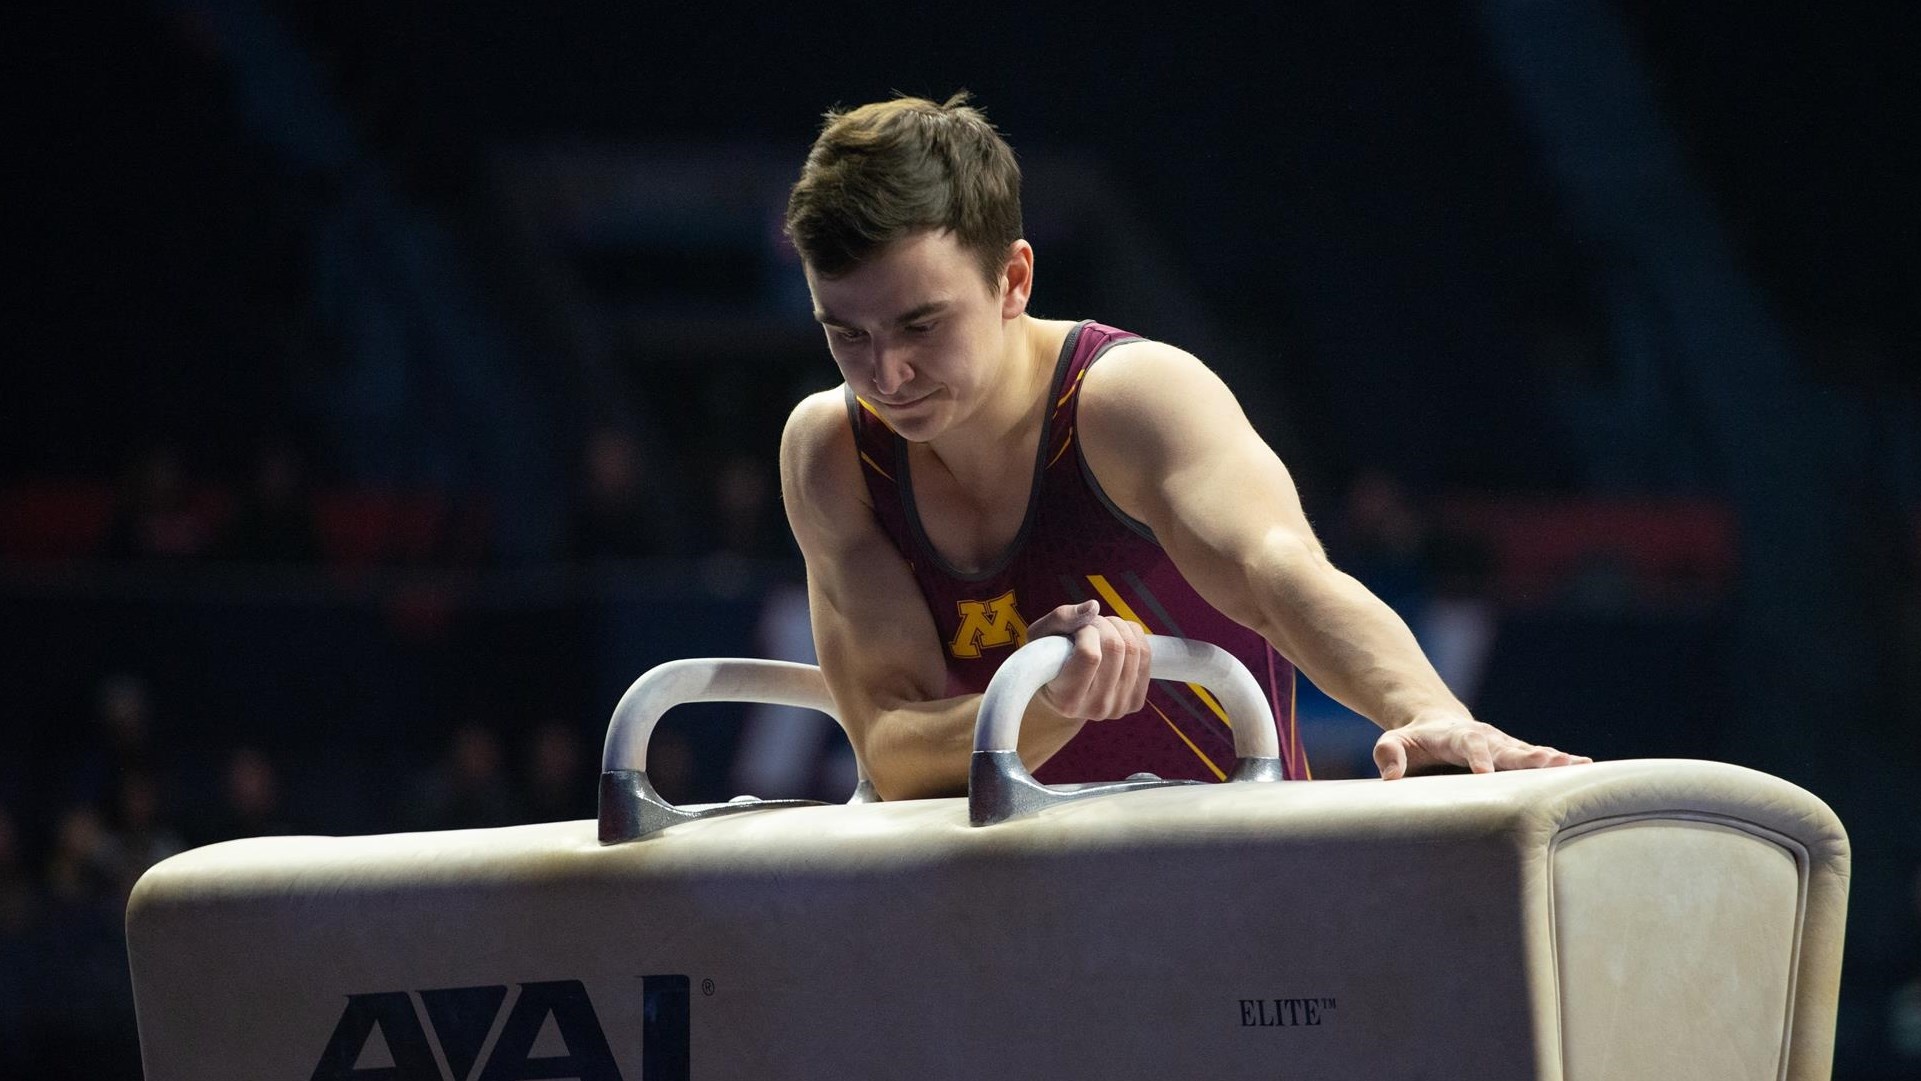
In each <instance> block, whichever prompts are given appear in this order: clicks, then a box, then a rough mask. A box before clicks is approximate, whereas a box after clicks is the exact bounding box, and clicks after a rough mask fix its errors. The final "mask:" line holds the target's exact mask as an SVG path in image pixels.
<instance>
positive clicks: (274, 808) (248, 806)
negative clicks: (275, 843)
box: [200, 747, 299, 844]
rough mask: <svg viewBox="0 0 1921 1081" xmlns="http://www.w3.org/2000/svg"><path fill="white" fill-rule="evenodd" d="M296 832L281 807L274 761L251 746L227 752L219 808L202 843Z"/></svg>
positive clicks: (205, 831) (204, 833) (207, 827)
mask: <svg viewBox="0 0 1921 1081" xmlns="http://www.w3.org/2000/svg"><path fill="white" fill-rule="evenodd" d="M297 832H299V831H298V830H296V829H295V828H294V827H293V825H292V824H291V823H290V822H289V821H288V819H287V817H286V815H285V814H284V813H283V812H282V811H281V807H280V776H279V774H278V773H277V772H276V771H275V770H274V767H273V763H272V762H270V761H268V760H267V756H266V755H264V754H262V753H261V752H260V751H258V750H256V749H254V748H252V747H238V748H235V749H234V750H233V752H232V753H231V754H229V755H228V756H227V768H226V771H225V775H224V776H223V777H222V784H221V805H220V809H219V810H218V811H217V812H215V814H214V817H213V818H212V820H211V821H209V822H208V823H207V826H206V828H205V830H204V831H203V836H202V837H201V838H200V843H202V844H213V843H214V842H216V841H231V840H233V839H235V838H237V837H276V836H284V835H286V834H290V833H297Z"/></svg>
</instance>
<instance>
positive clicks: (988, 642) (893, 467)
mask: <svg viewBox="0 0 1921 1081" xmlns="http://www.w3.org/2000/svg"><path fill="white" fill-rule="evenodd" d="M1135 340H1138V339H1137V336H1136V335H1133V334H1129V333H1127V332H1126V331H1122V330H1116V329H1114V328H1113V327H1109V326H1103V325H1101V324H1099V323H1095V322H1083V323H1080V324H1079V325H1077V326H1075V327H1074V329H1073V330H1071V331H1069V332H1068V335H1067V341H1066V343H1065V344H1064V345H1062V347H1061V356H1060V361H1059V362H1058V363H1057V364H1056V366H1055V370H1054V382H1053V389H1052V390H1051V391H1050V394H1049V396H1050V398H1051V399H1052V401H1053V403H1054V408H1053V411H1052V413H1051V414H1050V415H1049V417H1048V419H1047V426H1046V431H1045V432H1044V433H1043V437H1042V439H1041V442H1040V448H1039V453H1038V455H1037V458H1036V461H1035V463H1034V482H1033V487H1032V492H1031V494H1030V495H1029V497H1028V503H1027V516H1026V518H1025V519H1024V520H1023V522H1022V524H1021V529H1020V532H1019V533H1018V534H1017V535H1016V536H1015V538H1014V543H1013V544H1012V545H1010V546H1009V547H1008V549H1007V551H1006V552H1005V553H1004V554H1003V555H1002V556H1001V558H1000V559H999V560H997V561H995V562H994V563H993V565H991V566H989V567H986V568H983V569H982V570H981V571H979V572H978V573H974V574H966V573H962V572H961V571H959V570H956V569H955V568H954V567H952V566H951V565H949V564H948V562H947V561H946V560H945V559H943V558H941V556H940V553H938V552H936V551H935V550H934V546H933V544H932V543H930V542H929V541H928V539H927V533H926V531H925V530H924V529H923V528H922V527H921V520H920V514H919V511H918V510H917V509H916V507H915V505H914V494H913V483H912V480H911V479H910V477H909V476H908V460H907V442H906V441H905V440H903V439H902V438H901V437H900V436H898V435H896V434H895V433H894V432H893V430H892V429H890V428H889V427H888V426H887V424H886V423H885V422H884V421H882V420H881V419H880V417H879V416H878V415H877V414H876V413H875V412H874V411H873V410H872V409H871V408H868V407H867V405H866V403H865V402H862V401H861V400H860V399H859V398H857V397H856V396H855V395H854V393H853V390H852V388H849V389H848V391H847V411H848V416H849V418H850V420H851V422H852V424H853V427H854V440H855V443H856V445H857V447H858V449H859V451H860V459H861V473H862V475H864V476H865V477H866V478H867V490H868V492H869V493H870V494H871V495H872V497H873V500H874V514H875V517H876V518H878V519H879V521H880V525H881V528H882V529H884V530H885V531H886V533H887V535H888V536H889V537H890V538H892V540H893V542H894V546H895V547H896V548H898V549H899V550H900V553H901V555H902V556H904V557H905V558H906V559H907V563H908V565H909V566H910V567H911V568H913V572H914V579H915V581H917V582H918V583H920V590H921V595H922V596H923V597H924V598H926V601H927V607H928V610H929V611H930V612H931V613H932V614H933V617H934V626H935V628H936V629H937V630H938V632H939V634H940V637H941V641H942V642H943V643H944V647H945V654H946V662H947V693H948V694H949V695H961V694H972V693H978V692H980V691H983V690H985V689H986V688H987V681H988V680H989V679H990V678H992V677H993V675H994V671H995V669H997V668H999V667H1000V663H1001V661H1002V660H1003V659H1005V658H1006V657H1007V655H1008V654H1009V653H1011V652H1013V651H1014V650H1015V649H1016V648H1018V647H1019V646H1021V645H1022V644H1024V643H1025V642H1026V641H1027V624H1028V623H1029V622H1030V621H1031V620H1034V619H1038V618H1040V617H1041V616H1043V615H1045V614H1047V613H1048V612H1050V611H1052V610H1053V609H1054V608H1055V607H1056V606H1059V605H1063V604H1079V603H1080V602H1082V601H1086V600H1098V601H1100V603H1101V611H1102V612H1104V613H1107V614H1109V615H1118V616H1121V617H1122V618H1125V619H1128V620H1131V621H1132V622H1134V623H1137V624H1139V625H1141V626H1142V627H1143V628H1145V629H1146V630H1147V632H1148V633H1149V634H1171V635H1176V636H1178V637H1181V638H1197V639H1200V640H1202V641H1205V642H1212V643H1214V644H1215V645H1218V646H1220V647H1222V648H1223V649H1226V650H1227V651H1228V652H1230V653H1232V654H1234V656H1236V657H1238V658H1239V659H1240V661H1241V663H1242V664H1245V665H1247V668H1248V671H1250V672H1252V673H1254V679H1255V681H1256V682H1257V683H1259V684H1260V685H1261V689H1262V690H1263V691H1265V692H1266V693H1267V698H1268V702H1269V704H1270V705H1271V707H1272V708H1273V711H1274V717H1275V725H1276V728H1277V729H1278V732H1279V735H1280V745H1281V762H1282V764H1283V766H1284V767H1285V772H1286V774H1287V776H1288V778H1289V779H1294V780H1298V779H1302V778H1305V777H1307V776H1308V770H1307V757H1306V755H1304V754H1303V753H1302V751H1301V743H1300V738H1299V734H1298V732H1297V731H1296V729H1295V725H1294V666H1293V665H1291V664H1289V663H1288V661H1287V659H1286V658H1284V657H1282V656H1281V655H1280V654H1279V653H1277V652H1275V651H1274V648H1273V647H1272V646H1270V645H1268V643H1267V640H1266V639H1264V638H1262V637H1261V636H1260V635H1259V634H1257V633H1255V632H1254V631H1251V630H1249V629H1248V628H1246V627H1243V626H1241V625H1240V624H1238V623H1236V622H1234V621H1233V620H1231V619H1229V618H1228V617H1226V616H1224V615H1222V614H1221V613H1220V611H1219V610H1218V609H1216V608H1215V607H1214V606H1213V605H1211V604H1209V603H1207V602H1206V601H1205V600H1202V599H1201V596H1200V594H1198V593H1196V592H1195V591H1194V588H1193V587H1192V586H1190V585H1188V584H1187V581H1186V579H1184V578H1182V577H1181V574H1180V572H1179V571H1178V570H1176V569H1175V567H1174V561H1173V560H1171V559H1169V558H1168V556H1167V553H1166V552H1164V551H1162V550H1161V546H1160V545H1159V544H1158V543H1156V541H1155V540H1154V535H1153V532H1152V531H1151V530H1149V529H1148V528H1147V526H1146V525H1144V524H1142V523H1140V522H1138V521H1135V520H1134V519H1133V518H1130V517H1128V516H1127V515H1126V514H1124V513H1122V511H1121V510H1120V508H1118V507H1116V506H1114V504H1113V503H1112V502H1110V501H1109V500H1108V498H1107V495H1106V493H1104V492H1102V491H1101V488H1100V485H1099V483H1097V482H1096V481H1095V479H1094V475H1093V473H1092V472H1090V471H1089V470H1088V468H1087V465H1086V463H1085V462H1084V461H1083V460H1082V458H1081V452H1080V444H1079V442H1078V441H1077V440H1076V439H1075V436H1074V430H1075V429H1074V421H1075V416H1076V414H1077V412H1078V410H1079V406H1080V396H1079V394H1078V391H1079V390H1080V384H1081V377H1082V376H1083V375H1085V374H1086V373H1087V369H1088V368H1090V367H1092V366H1093V365H1094V363H1095V362H1096V361H1098V360H1099V359H1100V358H1101V355H1102V354H1103V353H1105V352H1106V351H1107V350H1108V349H1110V348H1113V347H1114V346H1116V345H1120V344H1123V343H1125V342H1129V341H1135ZM1233 769H1234V737H1233V733H1232V731H1231V729H1230V728H1229V727H1228V724H1227V720H1226V718H1225V716H1224V715H1223V714H1222V712H1221V708H1220V705H1219V702H1218V700H1217V699H1216V698H1215V697H1214V696H1213V695H1211V694H1209V693H1208V692H1206V691H1205V690H1203V689H1201V688H1198V687H1196V686H1194V685H1192V684H1185V683H1171V682H1168V681H1166V680H1158V679H1157V680H1154V681H1153V682H1152V684H1151V685H1150V689H1149V690H1148V695H1147V708H1145V709H1143V710H1141V711H1140V712H1138V713H1134V714H1132V715H1130V716H1127V717H1123V718H1120V719H1118V720H1112V721H1095V722H1090V723H1088V724H1087V725H1086V726H1085V727H1084V728H1082V729H1081V731H1080V734H1079V735H1077V736H1075V737H1074V739H1073V740H1071V741H1070V742H1069V743H1068V744H1067V746H1065V747H1063V748H1061V750H1060V752H1059V753H1058V754H1056V755H1055V756H1054V757H1053V758H1051V759H1049V760H1048V761H1047V763H1046V764H1045V765H1043V766H1042V767H1041V768H1040V769H1039V770H1037V771H1036V772H1035V776H1036V778H1038V779H1039V780H1041V781H1044V782H1046V783H1049V784H1061V783H1066V782H1073V781H1099V780H1114V779H1117V778H1120V777H1124V776H1126V775H1128V774H1130V773H1135V772H1139V771H1143V770H1145V771H1147V772H1151V773H1157V774H1160V775H1161V776H1162V777H1168V778H1191V779H1194V780H1202V781H1218V780H1223V779H1225V777H1226V775H1227V774H1229V773H1231V772H1233Z"/></svg>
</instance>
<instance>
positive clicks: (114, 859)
mask: <svg viewBox="0 0 1921 1081" xmlns="http://www.w3.org/2000/svg"><path fill="white" fill-rule="evenodd" d="M47 896H48V898H49V899H50V900H52V901H53V902H54V903H55V905H56V906H57V907H60V908H93V907H97V906H99V905H102V904H108V903H114V902H117V901H118V900H119V897H120V853H119V850H118V847H117V846H116V845H115V844H114V838H113V834H111V833H109V832H108V831H107V827H106V823H104V822H102V821H101V820H100V812H98V811H96V810H94V809H93V808H92V807H89V806H84V805H83V806H74V807H70V808H68V809H67V811H66V813H65V814H63V815H61V816H60V821H59V824H58V825H57V826H56V827H55V829H54V838H53V854H52V856H51V857H49V859H48V860H47Z"/></svg>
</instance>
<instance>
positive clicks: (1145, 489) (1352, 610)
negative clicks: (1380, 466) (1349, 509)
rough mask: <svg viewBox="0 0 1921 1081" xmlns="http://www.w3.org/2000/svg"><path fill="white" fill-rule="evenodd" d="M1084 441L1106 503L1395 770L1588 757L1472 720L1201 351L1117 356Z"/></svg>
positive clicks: (1096, 380) (1147, 350) (1150, 349)
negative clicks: (1136, 523) (1313, 514)
mask: <svg viewBox="0 0 1921 1081" xmlns="http://www.w3.org/2000/svg"><path fill="white" fill-rule="evenodd" d="M1080 437H1081V446H1082V450H1083V453H1084V454H1085V455H1086V458H1087V463H1088V467H1089V468H1090V469H1091V470H1092V471H1093V473H1094V475H1095V476H1096V477H1098V478H1099V480H1100V482H1101V485H1102V487H1103V488H1104V489H1105V490H1106V491H1107V493H1108V496H1109V498H1111V499H1113V500H1114V502H1115V504H1116V505H1117V506H1119V507H1120V508H1121V509H1122V510H1124V511H1126V512H1127V513H1128V514H1131V515H1133V516H1134V517H1136V518H1138V519H1140V520H1141V521H1142V522H1144V523H1146V524H1147V525H1148V526H1149V527H1150V528H1151V529H1153V530H1154V535H1155V536H1156V537H1157V538H1158V539H1159V540H1160V542H1161V544H1162V545H1163V546H1164V547H1165V548H1166V549H1167V552H1168V554H1169V556H1171V557H1172V558H1173V560H1174V563H1175V565H1176V566H1178V567H1179V568H1180V570H1181V573H1182V575H1183V576H1185V577H1186V578H1187V580H1188V581H1189V582H1190V583H1192V584H1193V586H1194V588H1195V589H1196V590H1198V591H1199V592H1200V594H1201V595H1202V596H1203V597H1205V598H1206V599H1207V601H1208V602H1209V603H1210V604H1212V605H1214V606H1215V607H1216V608H1219V609H1220V610H1221V611H1222V612H1223V613H1225V614H1226V615H1228V616H1229V617H1231V618H1233V619H1234V620H1236V621H1237V622H1239V623H1241V624H1243V625H1245V626H1248V627H1251V628H1253V629H1254V630H1257V631H1259V632H1260V633H1261V634H1262V636H1264V637H1265V638H1266V639H1267V640H1268V641H1269V642H1271V643H1273V644H1274V647H1275V648H1276V649H1278V650H1280V651H1281V653H1282V654H1284V655H1285V656H1286V657H1287V658H1288V659H1289V660H1292V661H1293V662H1294V663H1295V664H1296V665H1297V666H1299V667H1300V669H1301V670H1302V671H1303V672H1305V673H1306V674H1307V675H1308V677H1309V678H1310V679H1312V680H1313V681H1314V682H1315V684H1316V685H1317V686H1319V687H1320V688H1321V689H1323V690H1325V691H1326V692H1327V693H1328V694H1329V695H1331V696H1333V697H1334V698H1335V699H1337V700H1338V701H1340V702H1341V703H1343V704H1344V705H1346V706H1348V707H1349V708H1350V709H1353V710H1354V711H1355V712H1357V713H1360V714H1361V715H1363V716H1365V717H1367V718H1369V719H1370V720H1372V721H1374V722H1375V723H1376V724H1378V725H1380V726H1381V727H1382V728H1383V729H1387V730H1388V731H1389V734H1390V736H1391V737H1392V738H1389V737H1383V741H1382V743H1381V744H1378V745H1377V747H1376V753H1375V759H1376V761H1377V763H1379V764H1380V765H1381V768H1382V773H1383V775H1385V776H1390V777H1392V776H1398V775H1399V774H1400V773H1401V772H1402V771H1403V770H1405V769H1406V768H1409V767H1411V766H1421V765H1427V764H1431V763H1432V762H1437V761H1438V762H1452V763H1454V764H1459V765H1468V766H1471V767H1472V768H1474V769H1475V770H1477V771H1485V770H1488V769H1495V768H1518V767H1522V766H1538V765H1555V764H1562V763H1564V762H1568V761H1575V760H1576V759H1575V758H1574V757H1573V756H1569V755H1564V754H1561V753H1560V752H1558V751H1554V750H1553V749H1552V748H1539V747H1533V746H1532V745H1530V744H1525V743H1522V742H1521V741H1519V740H1515V739H1513V738H1512V737H1509V736H1506V735H1505V734H1503V733H1501V732H1499V731H1498V730H1495V729H1493V728H1491V727H1489V726H1487V725H1484V724H1480V723H1479V722H1477V721H1474V720H1473V719H1472V717H1471V716H1470V715H1469V713H1468V710H1467V708H1466V707H1465V706H1463V705H1462V704H1461V702H1460V700H1459V699H1457V698H1456V697H1455V696H1454V695H1453V693H1452V692H1450V691H1449V690H1448V689H1447V687H1446V685H1445V684H1443V683H1442V681H1441V678H1440V676H1439V675H1437V674H1436V673H1435V671H1434V668H1433V666H1432V665H1431V664H1429V663H1428V661H1427V658H1426V656H1425V655H1424V654H1422V652H1421V649H1420V646H1419V645H1417V644H1416V642H1415V640H1414V635H1413V634H1412V633H1411V632H1410V631H1409V630H1408V628H1407V624H1405V623H1404V622H1402V621H1401V618H1400V617H1399V616H1397V615H1396V614H1395V613H1394V611H1393V610H1392V609H1391V608H1389V607H1388V606H1387V605H1386V604H1385V603H1383V602H1382V601H1381V600H1380V599H1379V598H1377V597H1375V596H1374V595H1373V594H1372V593H1371V592H1369V591H1368V589H1367V588H1366V587H1365V586H1363V585H1361V583H1360V582H1358V581H1356V580H1355V579H1353V578H1352V577H1350V576H1348V575H1347V574H1345V573H1343V572H1341V571H1340V570H1338V569H1336V568H1335V567H1334V565H1333V564H1332V563H1330V562H1328V559H1327V555H1326V553H1325V552H1323V551H1322V549H1321V545H1320V542H1319V541H1318V540H1316V539H1315V537H1314V533H1313V530H1312V528H1311V527H1310V526H1309V525H1308V522H1307V518H1306V515H1305V514H1303V513H1302V510H1301V505H1300V499H1299V497H1298V495H1297V494H1296V492H1295V489H1294V482H1293V479H1292V478H1291V477H1290V476H1289V475H1288V472H1287V469H1286V467H1285V466H1283V465H1282V464H1281V461H1280V459H1279V458H1278V457H1276V456H1275V454H1274V452H1273V451H1272V450H1270V449H1269V448H1268V446H1267V444H1266V443H1265V442H1263V441H1262V439H1261V438H1260V436H1259V435H1258V434H1256V433H1255V431H1254V429H1253V427H1252V426H1251V425H1250V424H1249V423H1248V422H1247V418H1246V416H1245V415H1244V414H1243V413H1242V412H1241V408H1240V405H1239V403H1238V402H1236V401H1235V399H1234V397H1233V395H1232V394H1231V393H1230V392H1229V391H1228V389H1227V387H1226V386H1225V385H1224V384H1222V383H1221V381H1220V380H1219V378H1217V377H1216V376H1215V375H1214V374H1213V373H1212V372H1210V371H1208V370H1207V368H1206V367H1205V366H1203V365H1202V364H1201V363H1200V362H1199V361H1198V360H1195V359H1194V358H1193V357H1192V356H1189V355H1188V354H1186V353H1183V352H1181V351H1180V350H1178V349H1174V348H1172V347H1169V346H1166V345H1161V344H1159V343H1155V342H1141V343H1137V344H1132V345H1129V346H1127V347H1125V348H1121V349H1117V350H1115V351H1114V352H1112V353H1111V354H1109V355H1108V356H1107V357H1106V358H1105V359H1104V360H1102V362H1101V363H1100V364H1099V365H1097V366H1095V367H1094V368H1093V369H1092V370H1091V371H1090V372H1089V373H1088V375H1087V379H1086V382H1085V385H1084V386H1083V387H1082V389H1081V404H1080ZM1396 732H1400V734H1399V735H1395V733H1396Z"/></svg>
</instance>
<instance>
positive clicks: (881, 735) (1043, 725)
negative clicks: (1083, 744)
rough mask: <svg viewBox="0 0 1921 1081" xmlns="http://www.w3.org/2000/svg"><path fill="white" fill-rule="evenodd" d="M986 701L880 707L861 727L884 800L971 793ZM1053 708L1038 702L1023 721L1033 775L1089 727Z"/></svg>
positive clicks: (1023, 749)
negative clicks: (982, 705)
mask: <svg viewBox="0 0 1921 1081" xmlns="http://www.w3.org/2000/svg"><path fill="white" fill-rule="evenodd" d="M980 700H981V696H980V695H978V694H969V695H962V696H960V697H957V698H941V699H935V700H932V701H923V702H894V703H889V704H887V705H885V706H879V707H877V708H875V709H874V710H873V711H872V713H871V715H870V716H869V718H868V719H867V721H866V723H865V724H862V725H860V726H859V728H860V734H859V736H858V737H857V739H858V741H859V743H860V752H861V760H862V762H863V763H865V764H866V767H867V771H868V777H869V779H871V780H872V781H873V782H874V787H875V789H877V790H878V791H879V792H880V794H881V798H883V799H890V800H894V799H921V798H925V797H930V796H951V795H958V794H961V793H964V792H966V791H967V774H968V768H969V762H970V761H971V756H972V754H973V750H974V722H975V720H976V718H977V717H978V715H979V713H980ZM1084 723H1085V722H1084V721H1081V720H1079V719H1076V718H1070V717H1063V716H1062V715H1061V714H1059V713H1057V712H1055V711H1054V710H1052V709H1049V708H1048V707H1047V706H1046V705H1045V704H1043V703H1042V702H1041V701H1040V700H1039V698H1036V699H1035V700H1034V701H1033V702H1031V703H1030V704H1029V705H1028V707H1027V713H1026V714H1025V716H1024V717H1023V718H1022V720H1021V734H1020V755H1021V761H1022V762H1023V763H1025V764H1026V766H1027V768H1028V769H1029V770H1030V771H1031V770H1035V769H1039V768H1040V766H1041V764H1042V763H1044V762H1046V761H1047V760H1048V759H1050V758H1052V757H1053V756H1054V754H1055V752H1057V751H1059V750H1060V749H1061V748H1062V747H1064V746H1066V745H1067V741H1068V740H1071V739H1073V738H1074V735H1075V733H1077V732H1079V731H1080V728H1081V725H1082V724H1084Z"/></svg>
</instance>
